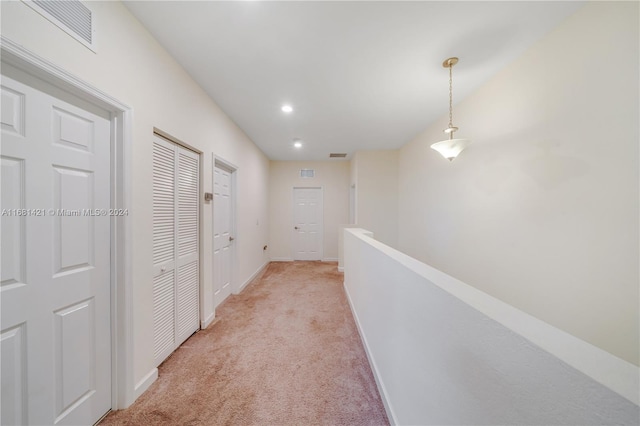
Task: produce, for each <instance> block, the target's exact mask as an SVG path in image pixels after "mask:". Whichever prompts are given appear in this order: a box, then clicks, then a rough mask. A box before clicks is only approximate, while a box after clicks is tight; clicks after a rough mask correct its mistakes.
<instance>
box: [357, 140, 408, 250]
mask: <svg viewBox="0 0 640 426" xmlns="http://www.w3.org/2000/svg"><path fill="white" fill-rule="evenodd" d="M352 163H353V164H354V167H353V169H354V172H353V175H352V177H351V179H352V183H355V185H356V216H355V219H356V220H355V223H356V224H358V226H359V227H361V228H365V229H368V230H370V231H371V232H373V233H374V234H375V235H376V239H378V240H379V241H382V242H383V243H385V244H387V245H390V246H392V247H396V245H397V241H398V150H378V151H358V152H356V153H355V155H354V158H353V160H352Z"/></svg>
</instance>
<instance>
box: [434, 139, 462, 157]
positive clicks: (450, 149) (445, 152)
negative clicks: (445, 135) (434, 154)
mask: <svg viewBox="0 0 640 426" xmlns="http://www.w3.org/2000/svg"><path fill="white" fill-rule="evenodd" d="M470 143H471V139H446V140H444V141H442V142H436V143H434V144H433V145H431V149H435V150H436V151H438V152H439V153H440V155H442V156H443V157H444V158H446V159H447V160H449V161H453V159H454V158H456V157H457V156H458V154H460V153H461V152H462V151H463V150H464V149H465V148H466V147H467V146H469V144H470Z"/></svg>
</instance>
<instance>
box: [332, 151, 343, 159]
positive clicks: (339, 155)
mask: <svg viewBox="0 0 640 426" xmlns="http://www.w3.org/2000/svg"><path fill="white" fill-rule="evenodd" d="M346 156H347V154H344V153H342V152H332V153H331V154H329V158H344V157H346Z"/></svg>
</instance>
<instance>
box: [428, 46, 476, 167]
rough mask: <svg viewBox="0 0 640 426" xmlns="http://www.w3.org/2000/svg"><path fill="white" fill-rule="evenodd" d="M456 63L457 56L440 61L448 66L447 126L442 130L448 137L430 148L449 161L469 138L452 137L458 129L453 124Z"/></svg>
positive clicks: (465, 144) (467, 143)
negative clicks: (454, 67)
mask: <svg viewBox="0 0 640 426" xmlns="http://www.w3.org/2000/svg"><path fill="white" fill-rule="evenodd" d="M457 63H458V58H449V59H447V60H445V61H444V62H443V63H442V66H443V67H445V68H449V127H447V128H446V129H444V132H445V133H447V134H448V135H449V139H446V140H443V141H441V142H436V143H434V144H433V145H431V149H435V150H436V151H438V152H439V153H440V155H442V156H443V157H444V158H446V159H447V160H449V161H453V159H454V158H456V157H457V156H458V154H460V153H461V152H462V150H464V149H465V148H466V147H467V146H469V144H470V143H471V139H454V138H453V134H454V133H455V132H456V131H457V130H458V128H457V127H455V126H454V125H453V72H452V71H453V66H454V65H455V64H457Z"/></svg>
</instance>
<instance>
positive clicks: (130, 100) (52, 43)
mask: <svg viewBox="0 0 640 426" xmlns="http://www.w3.org/2000/svg"><path fill="white" fill-rule="evenodd" d="M88 6H89V7H90V8H91V9H92V11H93V14H94V16H95V19H96V24H95V26H96V30H97V33H96V39H97V52H96V53H93V52H91V51H90V50H88V49H87V48H85V47H84V46H82V45H81V44H80V43H78V42H76V41H75V40H73V39H72V38H71V37H69V36H68V35H66V34H65V33H64V32H62V31H61V30H60V29H59V28H58V27H56V26H55V25H53V24H52V23H50V22H49V21H47V20H46V19H45V18H43V17H42V16H40V15H39V14H38V13H36V12H35V11H34V10H32V9H30V8H29V7H27V6H25V4H24V3H22V2H4V1H3V2H1V7H2V9H1V12H2V35H3V36H5V37H7V38H9V39H11V40H13V41H15V42H17V43H18V44H21V45H23V46H24V47H25V48H27V49H29V50H31V51H33V52H34V53H36V54H37V55H40V56H42V57H44V58H45V59H48V60H49V61H51V62H53V63H54V64H56V65H58V66H60V67H62V68H64V69H66V70H67V71H69V72H70V73H72V74H75V75H76V76H78V77H79V78H81V79H83V80H85V81H87V82H88V83H90V84H92V85H93V86H95V87H97V88H98V89H100V90H102V91H103V92H105V93H108V94H109V95H111V96H112V97H114V98H116V99H118V100H119V101H121V102H123V103H125V104H127V105H129V106H131V107H132V108H133V110H134V121H133V153H132V155H133V158H132V163H133V170H132V185H133V188H132V208H131V209H130V211H131V215H132V221H133V242H132V244H133V259H132V262H131V265H132V268H133V286H134V288H133V295H134V301H133V306H134V307H135V308H134V316H133V328H134V330H133V333H134V341H135V347H134V369H133V371H134V376H135V377H134V381H135V382H136V383H137V382H138V381H140V380H141V379H142V378H143V377H145V376H146V375H147V374H148V373H149V372H150V371H153V369H154V367H155V365H154V361H153V317H152V277H151V270H152V268H151V266H152V198H151V192H152V191H151V180H152V164H151V161H150V158H151V156H152V133H153V128H154V127H157V128H159V129H161V130H163V131H165V132H167V133H169V134H171V135H173V136H175V137H177V138H179V139H180V140H182V141H184V142H186V143H188V144H190V145H191V146H192V147H194V148H196V149H198V150H200V151H202V152H203V155H202V174H203V178H202V192H205V191H206V192H211V191H212V178H211V176H212V164H213V160H212V155H213V154H214V153H215V154H216V155H218V156H220V157H222V158H224V159H226V160H227V161H229V162H231V163H234V164H236V165H237V166H238V167H239V170H238V200H237V207H238V239H237V254H238V256H237V259H238V265H237V270H236V275H235V276H236V279H237V281H240V282H242V281H243V280H246V279H248V278H249V277H250V276H251V275H252V274H253V273H254V272H255V271H256V270H258V269H259V268H260V267H261V266H262V265H263V263H264V262H265V261H266V260H267V259H266V256H265V255H263V253H262V246H263V245H264V244H266V243H267V241H268V232H267V226H266V224H267V220H268V197H267V191H268V181H269V161H268V159H267V158H266V157H265V156H264V154H263V153H262V152H261V151H260V150H259V149H258V148H257V147H256V146H255V145H254V144H253V142H252V141H251V140H249V138H248V137H247V136H246V135H245V134H244V133H243V132H242V131H241V130H240V129H239V128H238V127H237V126H236V125H235V124H234V123H233V122H232V121H231V120H230V119H229V117H227V116H226V115H225V114H224V112H223V111H222V110H221V109H220V108H219V107H218V106H217V105H216V104H215V103H214V102H213V101H212V100H211V99H210V98H209V97H208V96H207V95H206V94H205V93H204V92H203V90H202V89H201V88H200V87H199V86H198V85H197V84H196V83H195V82H194V81H193V80H192V79H191V78H190V77H189V75H188V74H187V73H186V72H185V71H184V70H183V69H182V68H181V67H180V65H178V64H177V63H176V62H175V61H174V60H173V59H172V58H171V57H170V56H169V54H168V53H167V52H166V51H165V50H164V49H163V48H162V47H161V46H160V45H159V44H158V43H157V42H156V41H155V40H154V39H153V38H152V37H151V35H150V34H149V33H148V32H147V31H146V29H145V28H144V27H143V26H142V25H141V24H140V23H139V22H138V21H137V20H136V19H135V18H134V17H133V16H132V15H131V14H130V13H129V12H128V11H127V9H126V8H125V7H124V6H123V5H122V4H121V3H119V2H89V3H88ZM202 212H203V215H202V218H201V225H202V236H203V238H202V245H201V247H202V249H203V253H202V259H204V264H203V265H202V271H203V281H204V294H203V295H202V296H203V297H204V302H205V303H204V310H203V312H202V313H201V314H202V317H203V318H206V317H208V316H210V315H211V314H212V313H213V306H212V262H211V259H212V246H211V245H212V241H211V238H210V236H211V231H212V229H211V227H212V205H211V203H206V204H204V206H203V210H202ZM257 223H259V224H257Z"/></svg>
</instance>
